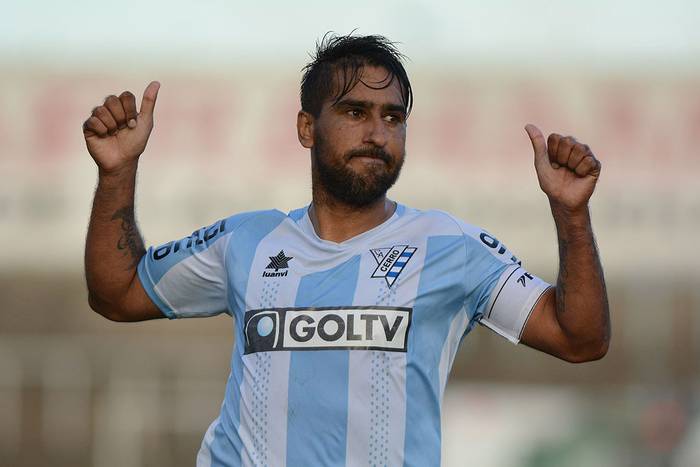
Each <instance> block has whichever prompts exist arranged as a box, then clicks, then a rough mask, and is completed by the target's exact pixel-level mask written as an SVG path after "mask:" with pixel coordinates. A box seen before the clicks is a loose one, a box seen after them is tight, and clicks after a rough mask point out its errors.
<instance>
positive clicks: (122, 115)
mask: <svg viewBox="0 0 700 467" xmlns="http://www.w3.org/2000/svg"><path fill="white" fill-rule="evenodd" d="M159 88H160V83H159V82H158V81H153V82H151V83H150V84H149V85H148V87H146V90H145V91H144V92H143V100H142V101H141V111H140V112H137V110H136V98H135V97H134V95H133V94H132V93H131V92H129V91H124V92H123V93H121V94H120V95H119V97H117V96H114V95H111V96H107V98H106V99H105V101H104V104H102V105H100V106H98V107H95V108H94V109H93V110H92V115H91V116H90V117H89V118H88V119H87V120H85V122H84V123H83V135H84V136H85V143H86V145H87V149H88V152H89V153H90V155H91V156H92V158H93V159H94V160H95V162H96V163H97V166H98V167H99V168H100V171H101V172H102V173H113V172H118V171H119V170H120V169H122V168H124V167H125V166H128V165H130V164H133V163H135V162H136V161H137V160H138V158H139V156H140V155H141V153H143V151H144V149H146V143H147V142H148V137H149V136H150V135H151V130H152V129H153V108H154V107H155V105H156V98H157V97H158V89H159Z"/></svg>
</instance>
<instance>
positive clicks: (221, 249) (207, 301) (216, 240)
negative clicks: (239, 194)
mask: <svg viewBox="0 0 700 467" xmlns="http://www.w3.org/2000/svg"><path fill="white" fill-rule="evenodd" d="M236 220H237V218H236V216H232V217H230V218H227V219H223V220H220V221H218V222H216V223H214V224H212V225H209V226H207V227H202V228H201V229H197V230H195V231H194V232H192V234H191V235H189V236H187V237H185V238H181V239H179V240H174V241H171V242H168V243H165V244H163V245H160V246H155V247H153V246H152V247H150V248H148V250H147V252H146V254H145V255H144V256H143V257H142V258H141V261H140V262H139V265H138V270H137V271H138V276H139V279H140V280H141V284H142V285H143V288H144V289H145V290H146V293H147V294H148V296H149V297H150V298H151V300H152V301H153V302H154V303H155V304H156V306H157V307H158V308H159V309H160V310H161V311H162V312H163V314H164V315H165V316H167V317H168V318H170V319H174V318H192V317H204V316H214V315H218V314H220V313H223V312H228V306H227V301H226V293H227V280H226V267H225V266H226V265H225V256H226V246H227V244H228V242H229V240H230V237H231V233H232V231H233V229H234V227H235V224H236Z"/></svg>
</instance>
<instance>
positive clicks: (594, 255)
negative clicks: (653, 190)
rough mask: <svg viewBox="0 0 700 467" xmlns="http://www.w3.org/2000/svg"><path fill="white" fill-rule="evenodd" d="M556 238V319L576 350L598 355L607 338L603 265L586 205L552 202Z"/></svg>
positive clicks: (608, 320) (608, 322)
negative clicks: (568, 207)
mask: <svg viewBox="0 0 700 467" xmlns="http://www.w3.org/2000/svg"><path fill="white" fill-rule="evenodd" d="M551 208H552V215H553V217H554V222H555V224H556V227H557V237H558V240H559V276H558V278H557V287H556V311H557V319H558V321H559V324H560V326H561V328H562V330H563V331H564V332H565V333H566V334H567V336H568V337H569V338H570V340H571V342H572V343H574V344H575V347H576V348H577V350H578V351H580V352H583V353H586V354H591V355H592V356H593V357H600V356H602V355H604V354H605V352H606V351H607V347H608V343H609V340H610V317H609V311H608V297H607V292H606V288H605V279H604V277H603V268H602V266H601V264H600V257H599V256H598V250H597V248H596V244H595V239H594V237H593V229H592V227H591V219H590V213H589V211H588V208H587V207H584V208H582V209H581V210H579V211H575V212H571V211H567V210H566V209H565V208H562V207H560V206H557V205H556V204H552V205H551Z"/></svg>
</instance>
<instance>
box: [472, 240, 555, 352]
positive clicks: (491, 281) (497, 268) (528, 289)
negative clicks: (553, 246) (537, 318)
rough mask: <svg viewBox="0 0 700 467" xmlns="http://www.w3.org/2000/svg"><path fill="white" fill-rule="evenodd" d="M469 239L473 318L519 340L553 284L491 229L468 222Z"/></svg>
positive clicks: (512, 339) (512, 338)
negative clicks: (534, 271) (529, 269)
mask: <svg viewBox="0 0 700 467" xmlns="http://www.w3.org/2000/svg"><path fill="white" fill-rule="evenodd" d="M465 242H466V252H467V253H466V254H467V259H466V278H465V287H466V304H465V305H466V307H467V309H468V310H469V311H470V313H469V314H470V317H471V319H472V321H474V322H478V323H480V324H482V325H484V326H486V327H487V328H489V329H491V330H492V331H494V332H496V333H497V334H499V335H501V336H503V337H505V338H506V339H508V340H509V341H511V342H512V343H514V344H517V343H518V342H520V338H521V336H522V332H523V329H525V325H526V324H527V320H528V318H529V317H530V314H531V313H532V310H534V308H535V305H536V304H537V302H538V301H539V299H540V298H541V297H542V294H544V292H545V291H546V290H547V289H548V288H549V287H551V285H550V284H548V283H547V282H545V281H544V280H542V279H540V278H539V277H537V276H535V275H533V274H530V273H529V272H527V271H526V270H525V269H524V268H523V267H522V263H521V261H520V260H518V258H517V257H516V256H515V255H514V254H513V253H512V252H511V251H510V250H508V248H507V247H506V246H505V245H503V244H502V243H501V242H499V241H498V239H496V237H494V236H493V235H491V234H489V233H488V232H486V231H484V230H481V229H477V228H474V227H471V226H468V227H467V228H466V229H465ZM470 327H471V326H470Z"/></svg>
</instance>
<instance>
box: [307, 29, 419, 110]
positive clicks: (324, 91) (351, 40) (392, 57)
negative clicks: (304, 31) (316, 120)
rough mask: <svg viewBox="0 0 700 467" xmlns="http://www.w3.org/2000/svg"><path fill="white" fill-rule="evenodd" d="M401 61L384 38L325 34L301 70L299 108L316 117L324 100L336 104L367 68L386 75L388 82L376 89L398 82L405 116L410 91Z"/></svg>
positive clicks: (410, 96) (411, 100)
mask: <svg viewBox="0 0 700 467" xmlns="http://www.w3.org/2000/svg"><path fill="white" fill-rule="evenodd" d="M404 58H406V56H405V55H403V54H402V53H401V52H399V51H398V49H397V48H396V46H395V45H394V42H391V41H389V40H388V39H387V38H386V37H384V36H378V35H373V36H353V35H352V32H351V33H350V34H348V35H347V36H337V35H335V34H334V33H332V32H327V33H326V34H325V35H324V36H323V39H321V41H320V42H318V41H317V42H316V53H315V54H313V55H311V62H310V63H308V64H307V65H306V66H305V67H304V68H302V71H303V72H304V74H303V76H302V78H301V109H302V110H304V111H306V112H308V113H310V114H311V115H313V116H314V117H318V116H319V115H320V113H321V108H322V107H323V102H324V101H325V100H326V99H329V98H334V102H333V104H335V103H337V102H338V101H340V99H342V98H343V96H345V95H346V94H347V93H348V92H350V91H351V90H352V88H353V87H355V85H356V84H357V83H358V81H359V80H360V78H361V72H362V68H363V67H364V66H365V65H371V66H380V67H383V68H385V69H386V70H387V71H388V72H389V78H390V79H387V80H386V84H385V85H382V86H380V87H379V88H377V89H384V88H387V87H389V86H390V85H391V83H392V82H393V81H394V79H398V80H399V84H400V85H401V98H402V100H403V104H404V106H405V107H406V116H408V114H409V113H410V112H411V108H412V107H413V91H412V90H411V83H410V81H409V80H408V75H407V74H406V70H405V69H404V67H403V64H402V60H403V59H404ZM336 77H337V78H338V82H337V86H335V84H336V80H335V78H336ZM341 81H342V82H341ZM365 84H367V83H365ZM333 93H335V96H332V94H333Z"/></svg>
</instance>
